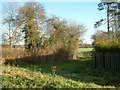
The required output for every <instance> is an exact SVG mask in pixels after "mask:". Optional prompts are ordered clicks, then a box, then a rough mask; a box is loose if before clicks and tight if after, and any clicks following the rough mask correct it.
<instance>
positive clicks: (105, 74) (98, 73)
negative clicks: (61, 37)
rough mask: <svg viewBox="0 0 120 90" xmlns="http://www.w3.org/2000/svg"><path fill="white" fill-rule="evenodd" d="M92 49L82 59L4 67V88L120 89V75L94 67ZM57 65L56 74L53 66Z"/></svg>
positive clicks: (82, 50)
mask: <svg viewBox="0 0 120 90" xmlns="http://www.w3.org/2000/svg"><path fill="white" fill-rule="evenodd" d="M91 50H92V49H91V48H87V49H85V48H84V49H83V48H82V49H80V50H79V51H80V53H81V54H82V55H83V56H82V57H81V58H79V60H73V61H64V62H63V60H62V61H59V62H54V63H37V64H32V63H21V64H18V65H14V66H10V65H2V66H1V67H0V68H1V69H2V74H1V76H2V87H3V88H13V87H14V88H115V87H117V88H120V79H119V78H120V73H119V72H115V71H110V70H103V69H102V70H99V69H95V68H94V67H93V61H92V59H91ZM52 66H56V74H55V75H53V74H51V67H52Z"/></svg>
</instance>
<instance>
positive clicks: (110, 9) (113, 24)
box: [95, 2, 120, 37]
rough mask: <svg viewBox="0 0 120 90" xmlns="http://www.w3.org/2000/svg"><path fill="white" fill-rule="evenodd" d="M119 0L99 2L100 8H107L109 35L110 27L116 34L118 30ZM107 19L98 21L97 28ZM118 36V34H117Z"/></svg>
mask: <svg viewBox="0 0 120 90" xmlns="http://www.w3.org/2000/svg"><path fill="white" fill-rule="evenodd" d="M118 5H119V2H101V3H99V4H98V9H99V10H100V11H101V10H104V9H105V10H106V12H107V30H108V36H109V37H110V28H111V29H112V31H113V32H115V34H117V32H118V25H119V24H118V19H117V17H118V15H119V12H120V11H119V10H118V9H119V7H118ZM105 20H106V19H101V20H100V21H97V22H96V23H95V28H97V27H99V26H100V25H102V22H103V21H105ZM116 36H117V35H116Z"/></svg>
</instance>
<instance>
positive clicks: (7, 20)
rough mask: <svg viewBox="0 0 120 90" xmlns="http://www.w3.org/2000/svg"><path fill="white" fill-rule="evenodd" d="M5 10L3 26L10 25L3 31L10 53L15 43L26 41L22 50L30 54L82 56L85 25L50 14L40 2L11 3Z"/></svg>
mask: <svg viewBox="0 0 120 90" xmlns="http://www.w3.org/2000/svg"><path fill="white" fill-rule="evenodd" d="M3 10H4V9H3ZM4 11H5V12H6V13H5V14H4V15H3V25H6V28H7V31H6V32H4V33H3V34H2V45H3V46H5V45H7V46H9V49H8V48H7V49H8V51H7V52H9V50H10V51H11V52H10V53H12V50H13V46H17V45H20V44H21V43H22V44H24V50H23V51H22V52H21V53H29V55H27V56H29V57H41V56H43V55H44V56H47V55H52V56H54V57H56V58H54V59H66V60H67V59H76V58H77V57H78V56H79V54H78V48H79V45H80V41H81V38H80V37H81V35H82V33H83V32H84V31H85V27H84V26H83V25H78V24H76V23H72V22H68V21H67V20H63V19H60V18H58V17H55V16H51V17H47V15H46V12H45V10H44V7H43V6H42V5H41V4H40V3H39V2H27V3H25V4H24V5H22V6H19V5H17V3H10V2H9V3H8V5H7V8H5V10H4ZM68 16H69V15H68ZM5 49H6V48H5V47H4V48H3V52H4V53H3V57H4V56H5V57H4V58H6V55H5ZM22 49H23V48H22ZM16 50H18V49H16ZM18 52H19V50H18ZM8 55H10V54H8ZM18 55H20V53H19V54H18ZM23 56H25V55H23ZM23 56H21V57H23Z"/></svg>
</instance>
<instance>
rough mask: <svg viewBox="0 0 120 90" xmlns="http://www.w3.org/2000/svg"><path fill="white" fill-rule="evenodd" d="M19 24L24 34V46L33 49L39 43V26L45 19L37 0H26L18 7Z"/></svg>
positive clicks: (42, 9)
mask: <svg viewBox="0 0 120 90" xmlns="http://www.w3.org/2000/svg"><path fill="white" fill-rule="evenodd" d="M18 19H19V25H20V27H21V28H22V31H23V32H24V34H25V37H24V39H25V46H26V48H28V49H32V50H34V49H35V48H36V47H38V46H39V44H40V26H41V22H42V21H44V19H45V12H44V8H43V6H42V5H41V4H40V3H38V2H27V3H25V5H24V6H23V7H21V8H20V9H19V16H18Z"/></svg>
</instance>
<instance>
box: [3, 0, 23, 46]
mask: <svg viewBox="0 0 120 90" xmlns="http://www.w3.org/2000/svg"><path fill="white" fill-rule="evenodd" d="M5 5H6V6H4V7H3V13H4V14H3V25H5V26H6V27H7V31H6V32H4V33H3V35H2V36H4V39H5V38H6V40H7V41H8V42H9V45H10V47H12V46H13V45H15V44H17V43H18V42H19V41H21V40H22V38H21V31H20V29H19V27H18V25H17V14H18V8H19V5H18V3H15V2H14V3H13V2H9V3H6V4H5Z"/></svg>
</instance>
